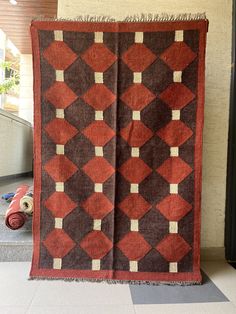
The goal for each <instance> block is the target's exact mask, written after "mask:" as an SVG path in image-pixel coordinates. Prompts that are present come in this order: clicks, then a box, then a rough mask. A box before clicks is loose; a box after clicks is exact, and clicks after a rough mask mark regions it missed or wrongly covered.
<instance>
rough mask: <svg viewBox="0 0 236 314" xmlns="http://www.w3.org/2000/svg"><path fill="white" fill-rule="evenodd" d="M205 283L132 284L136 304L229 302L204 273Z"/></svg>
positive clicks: (133, 298) (131, 289)
mask: <svg viewBox="0 0 236 314" xmlns="http://www.w3.org/2000/svg"><path fill="white" fill-rule="evenodd" d="M202 276H203V284H202V285H193V286H168V285H160V286H151V285H150V286H149V285H131V286H130V291H131V296H132V300H133V303H134V304H170V303H175V304H176V303H197V302H198V303H201V302H227V301H228V299H227V298H226V297H225V295H224V294H223V293H222V292H221V291H220V290H219V289H218V288H217V287H216V285H215V284H214V283H213V282H212V281H211V280H210V279H209V278H208V277H207V276H206V274H204V273H202Z"/></svg>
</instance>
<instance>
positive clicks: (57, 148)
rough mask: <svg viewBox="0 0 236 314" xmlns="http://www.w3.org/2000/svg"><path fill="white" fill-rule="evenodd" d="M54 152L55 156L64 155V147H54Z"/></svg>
mask: <svg viewBox="0 0 236 314" xmlns="http://www.w3.org/2000/svg"><path fill="white" fill-rule="evenodd" d="M56 152H57V155H64V153H65V151H64V145H59V144H57V145H56Z"/></svg>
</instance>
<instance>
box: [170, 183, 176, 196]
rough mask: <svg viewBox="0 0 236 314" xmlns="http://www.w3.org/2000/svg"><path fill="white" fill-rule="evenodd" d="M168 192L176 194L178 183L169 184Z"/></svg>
mask: <svg viewBox="0 0 236 314" xmlns="http://www.w3.org/2000/svg"><path fill="white" fill-rule="evenodd" d="M170 194H178V184H173V183H171V184H170Z"/></svg>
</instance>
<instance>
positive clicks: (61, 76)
mask: <svg viewBox="0 0 236 314" xmlns="http://www.w3.org/2000/svg"><path fill="white" fill-rule="evenodd" d="M56 81H57V82H64V71H62V70H56Z"/></svg>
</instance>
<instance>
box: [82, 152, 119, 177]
mask: <svg viewBox="0 0 236 314" xmlns="http://www.w3.org/2000/svg"><path fill="white" fill-rule="evenodd" d="M82 169H83V170H84V172H85V173H86V174H87V175H88V176H89V177H90V178H91V179H92V180H93V182H96V183H103V182H105V181H106V180H107V179H108V178H110V176H111V175H112V174H113V173H114V172H115V169H114V168H113V167H112V165H111V164H109V162H108V161H106V159H105V158H103V157H94V158H93V159H91V160H90V161H89V162H88V163H87V164H86V165H85V166H84V167H83V168H82Z"/></svg>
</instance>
